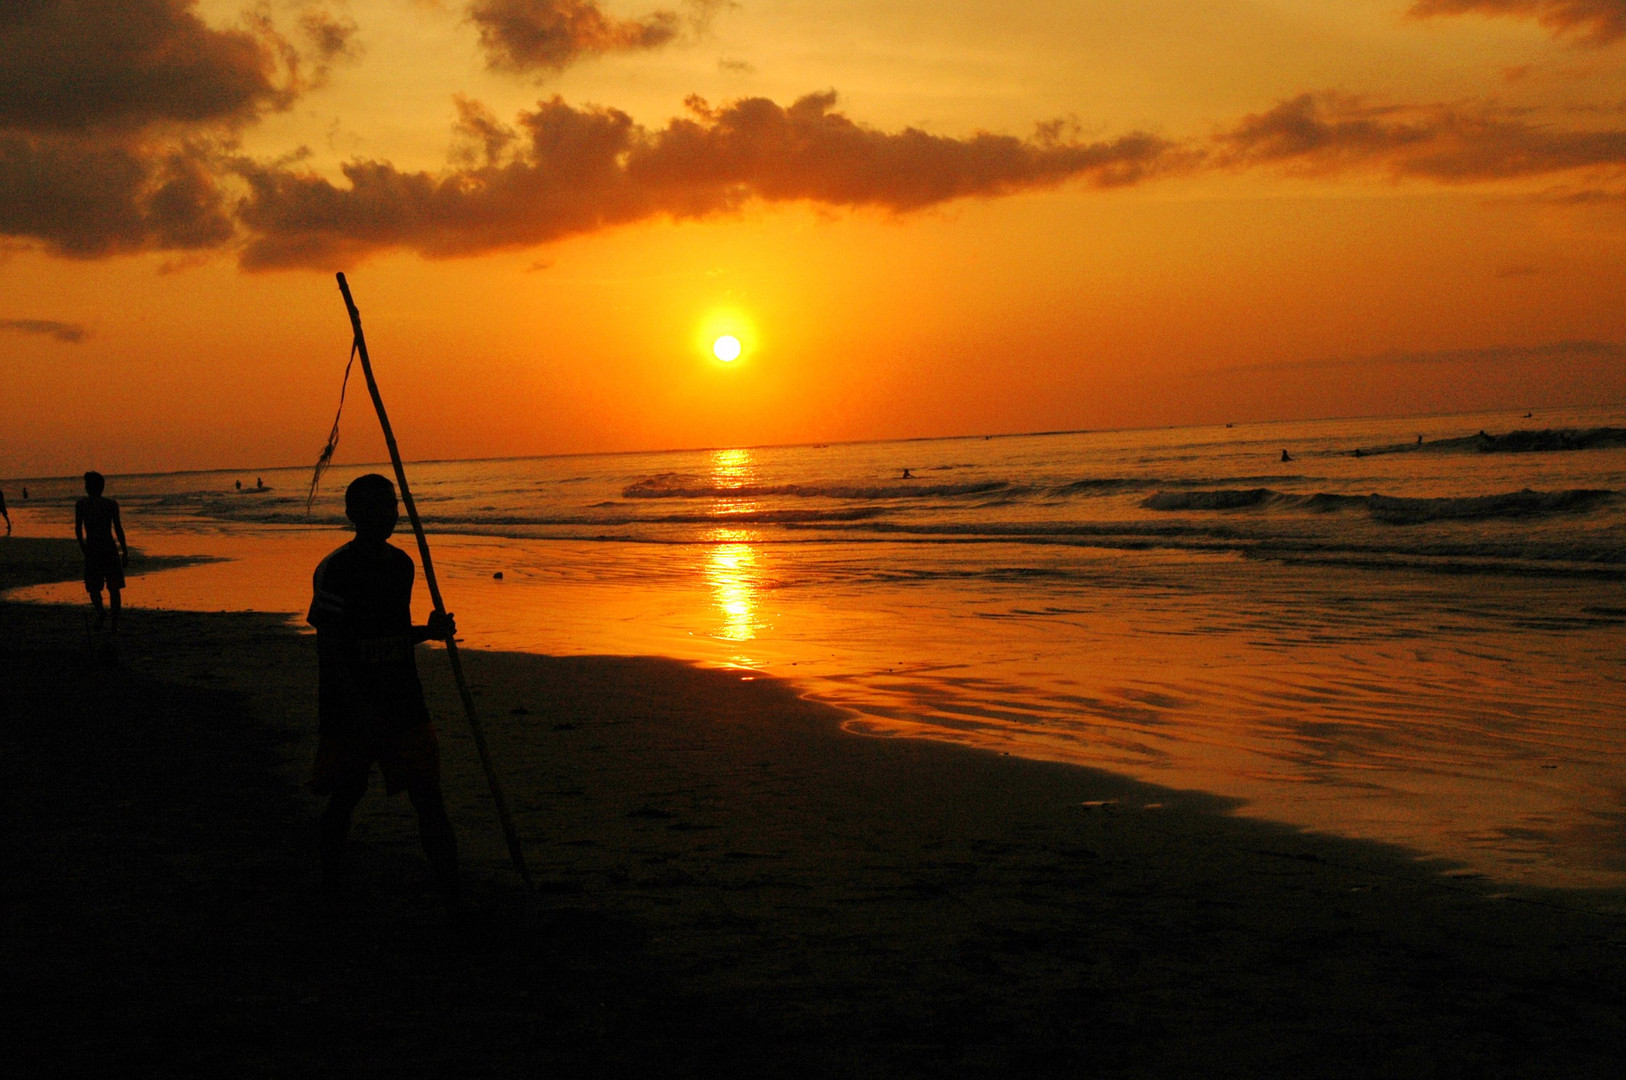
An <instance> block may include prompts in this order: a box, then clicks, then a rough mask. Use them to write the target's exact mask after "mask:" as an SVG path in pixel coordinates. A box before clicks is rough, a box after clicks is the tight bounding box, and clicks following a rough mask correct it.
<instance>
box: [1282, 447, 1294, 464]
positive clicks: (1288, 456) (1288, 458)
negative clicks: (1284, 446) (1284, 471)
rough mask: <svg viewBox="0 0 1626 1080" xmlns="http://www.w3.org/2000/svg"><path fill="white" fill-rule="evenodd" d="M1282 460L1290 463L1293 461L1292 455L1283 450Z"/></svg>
mask: <svg viewBox="0 0 1626 1080" xmlns="http://www.w3.org/2000/svg"><path fill="white" fill-rule="evenodd" d="M1282 460H1283V461H1292V460H1293V455H1292V454H1289V453H1288V452H1287V451H1286V450H1283V451H1282Z"/></svg>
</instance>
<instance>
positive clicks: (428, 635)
mask: <svg viewBox="0 0 1626 1080" xmlns="http://www.w3.org/2000/svg"><path fill="white" fill-rule="evenodd" d="M456 633H457V620H456V619H454V618H453V617H452V613H451V612H450V611H447V612H439V611H431V612H430V613H429V621H428V622H427V623H425V624H424V625H423V626H414V627H413V628H412V644H414V645H416V644H418V643H419V642H422V641H450V640H452V637H453V636H454V635H455V634H456Z"/></svg>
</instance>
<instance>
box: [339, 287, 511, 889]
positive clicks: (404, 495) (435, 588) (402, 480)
mask: <svg viewBox="0 0 1626 1080" xmlns="http://www.w3.org/2000/svg"><path fill="white" fill-rule="evenodd" d="M338 277H339V292H341V293H343V294H344V306H345V309H346V310H347V311H349V312H350V326H351V328H352V329H353V330H354V331H355V333H356V352H357V354H358V355H359V356H360V357H361V373H362V374H363V375H365V376H366V377H367V392H368V393H369V394H371V395H372V396H373V408H374V409H377V410H378V423H379V426H380V427H382V428H383V429H384V444H385V445H386V446H388V447H389V448H390V464H392V465H394V466H395V485H396V487H398V488H400V490H401V504H402V505H403V506H405V507H406V512H407V518H408V519H409V520H411V522H412V532H413V535H414V536H416V537H417V538H418V558H419V559H420V560H421V561H422V563H423V578H424V580H425V581H426V582H428V583H429V599H430V602H431V603H433V604H434V605H435V611H436V612H438V613H439V614H442V615H444V614H446V605H445V604H444V603H443V602H442V601H441V599H440V584H439V583H438V582H437V581H436V580H435V563H434V560H433V559H431V558H430V557H429V539H428V537H426V536H425V535H424V532H423V522H422V521H420V520H418V507H417V505H416V504H415V503H413V501H412V489H411V488H409V487H407V478H406V469H405V468H403V467H402V465H401V451H400V450H398V449H396V446H395V432H394V431H393V430H392V429H391V428H390V418H389V414H388V413H386V412H385V411H384V399H383V398H382V397H380V396H379V393H378V382H377V381H376V380H375V379H374V378H373V365H372V361H371V360H369V359H368V357H367V338H366V337H365V336H364V335H363V334H362V332H361V312H360V311H358V310H356V302H355V300H353V299H351V296H350V284H349V282H347V281H345V280H344V275H343V274H340V275H338ZM446 659H448V660H450V661H451V664H452V678H453V679H454V680H456V682H457V693H458V696H459V697H461V698H462V699H463V712H464V713H465V714H467V716H468V718H469V730H471V731H472V732H473V733H474V747H475V749H476V750H478V751H479V752H480V767H481V768H483V769H484V770H485V773H486V783H487V784H488V785H490V787H491V798H492V801H494V802H495V803H496V804H497V818H498V820H500V821H501V822H502V831H503V836H504V837H505V838H506V839H507V840H508V857H509V859H511V860H512V861H513V863H514V869H515V870H518V871H519V876H520V877H521V878H523V879H524V881H525V887H526V888H528V889H532V888H535V886H534V885H533V884H532V882H531V872H530V870H529V869H528V868H527V867H526V865H525V854H524V852H523V851H521V850H520V846H519V832H518V831H517V830H516V829H515V828H514V816H513V814H511V813H509V811H508V799H507V798H506V797H504V795H503V792H502V783H501V782H500V781H499V780H498V779H497V770H496V768H495V767H493V765H492V764H491V751H490V750H489V749H488V748H487V747H486V734H485V729H484V728H483V727H482V726H481V725H480V714H479V713H478V712H477V711H476V710H475V708H474V695H473V694H471V693H469V684H468V681H467V680H465V679H464V678H463V661H462V659H461V658H460V657H459V656H458V655H457V642H456V641H455V640H453V639H452V638H447V639H446Z"/></svg>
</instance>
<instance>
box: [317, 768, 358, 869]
mask: <svg viewBox="0 0 1626 1080" xmlns="http://www.w3.org/2000/svg"><path fill="white" fill-rule="evenodd" d="M365 794H367V774H366V773H365V772H359V773H354V774H352V775H350V776H346V777H344V778H343V779H342V780H340V781H339V782H337V783H335V784H334V785H333V793H332V794H331V795H329V796H328V800H327V809H325V810H323V811H322V820H321V833H322V891H323V892H324V893H327V894H328V895H329V896H333V895H335V894H337V893H338V892H339V891H340V890H341V889H342V888H343V887H344V880H343V878H344V845H345V840H346V839H347V838H348V837H349V836H350V815H351V813H352V812H353V811H354V810H355V809H356V804H357V803H359V802H361V797H362V796H363V795H365Z"/></svg>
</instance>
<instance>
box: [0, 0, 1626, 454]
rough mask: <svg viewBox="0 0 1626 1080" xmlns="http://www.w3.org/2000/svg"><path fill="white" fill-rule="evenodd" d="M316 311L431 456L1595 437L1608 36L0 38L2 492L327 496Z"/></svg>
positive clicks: (97, 15)
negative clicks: (73, 482)
mask: <svg viewBox="0 0 1626 1080" xmlns="http://www.w3.org/2000/svg"><path fill="white" fill-rule="evenodd" d="M1013 8H1014V10H1013ZM335 270H344V271H346V272H347V273H348V275H349V276H350V279H351V282H352V285H353V287H354V289H355V292H356V297H357V300H358V302H359V304H360V305H361V308H362V311H363V315H364V318H365V320H366V324H367V330H368V337H369V342H370V344H371V346H372V350H373V354H374V357H375V361H376V363H377V366H378V369H379V378H380V381H381V383H382V385H383V389H384V392H385V394H386V398H387V400H388V401H389V402H390V405H391V411H392V414H393V417H392V418H393V419H394V421H395V424H396V427H397V430H398V434H399V436H400V440H401V443H402V448H403V450H404V451H405V453H406V454H407V456H408V457H414V458H434V457H473V456H499V455H519V454H537V453H553V452H569V451H592V450H617V449H633V448H661V447H674V446H697V445H725V444H732V443H764V442H797V441H827V440H840V439H857V438H884V437H906V436H920V435H947V434H962V433H987V432H1008V431H1023V430H1041V429H1055V428H1077V427H1120V426H1141V425H1154V424H1183V423H1197V422H1214V421H1247V420H1264V419H1278V418H1296V417H1307V416H1329V415H1350V414H1358V413H1403V412H1421V411H1445V410H1466V409H1477V408H1503V407H1505V408H1539V407H1543V406H1555V405H1567V404H1582V403H1613V402H1620V401H1626V374H1623V372H1626V303H1623V302H1622V298H1623V297H1626V4H1623V3H1622V0H1421V2H1414V0H1274V2H1263V0H1134V2H1131V0H1067V2H1062V0H1055V2H1048V3H1031V4H1024V5H1009V4H998V3H993V2H975V3H972V2H962V3H942V2H933V3H927V2H924V0H920V2H916V0H891V2H888V3H884V4H883V3H879V2H873V0H871V2H857V0H849V2H839V0H838V2H831V0H821V2H812V0H806V2H783V0H739V2H738V3H728V2H717V0H713V2H704V3H701V2H694V0H688V2H678V3H675V4H673V3H666V4H663V3H662V2H661V0H655V2H654V3H651V4H649V5H644V4H639V3H632V2H629V0H598V2H596V3H595V2H594V0H326V2H314V0H271V2H270V3H268V4H260V5H257V6H248V5H245V4H243V3H241V2H240V0H236V2H232V0H227V2H215V0H204V2H199V3H189V2H187V0H37V2H34V3H30V4H26V5H7V8H6V11H5V13H0V401H3V402H4V408H5V412H4V423H3V424H0V476H31V475H42V474H60V473H72V472H77V471H79V470H82V469H84V468H87V467H96V468H100V469H102V470H104V471H110V472H120V471H137V470H148V469H174V468H204V467H242V468H252V467H256V466H261V467H266V466H271V465H277V464H299V463H304V462H307V461H309V460H311V459H312V458H313V457H314V455H315V452H316V450H318V449H319V448H320V446H321V443H322V440H323V438H324V437H325V435H326V432H327V428H328V425H329V423H330V422H331V419H332V409H333V406H334V403H335V401H336V397H337V393H338V384H339V379H340V376H341V374H342V371H343V364H344V359H345V355H346V351H347V346H348V326H347V324H346V321H345V316H344V310H343V306H342V304H341V302H340V300H339V296H338V292H337V289H336V288H335V287H334V284H333V278H332V274H333V271H335ZM725 328H726V329H737V330H738V332H739V335H740V336H741V338H742V340H743V341H744V342H745V344H746V351H745V354H744V356H742V358H741V359H740V360H739V361H737V362H735V363H734V364H731V365H724V364H721V363H719V362H717V361H716V360H715V359H714V358H712V357H711V356H710V353H709V349H708V342H709V339H710V337H712V336H714V335H715V333H717V332H722V329H725ZM348 430H349V431H351V432H359V431H361V430H363V429H360V428H359V426H358V425H357V424H356V422H355V421H352V424H351V426H350V428H349V429H348ZM377 452H378V450H377V446H376V445H375V440H372V439H369V438H366V437H363V436H361V435H360V434H357V435H354V436H350V437H347V439H346V441H345V442H344V443H343V444H341V457H346V456H349V457H351V458H352V459H354V458H356V457H373V456H376V454H377Z"/></svg>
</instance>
